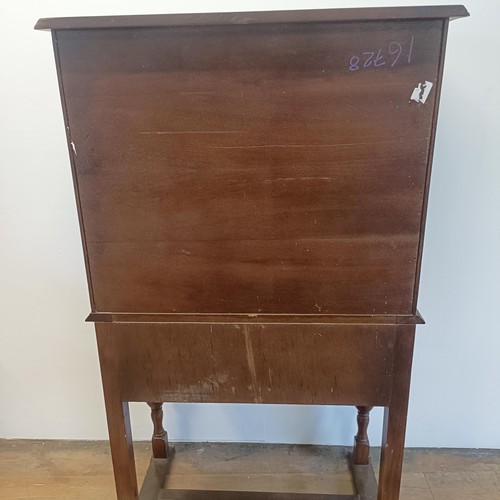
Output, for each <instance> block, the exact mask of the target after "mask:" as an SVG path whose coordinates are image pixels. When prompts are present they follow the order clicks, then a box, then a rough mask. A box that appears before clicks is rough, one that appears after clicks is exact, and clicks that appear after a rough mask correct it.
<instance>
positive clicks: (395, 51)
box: [389, 42, 403, 68]
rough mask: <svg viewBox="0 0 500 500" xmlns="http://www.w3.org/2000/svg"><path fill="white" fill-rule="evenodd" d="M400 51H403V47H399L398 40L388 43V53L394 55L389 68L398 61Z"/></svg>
mask: <svg viewBox="0 0 500 500" xmlns="http://www.w3.org/2000/svg"><path fill="white" fill-rule="evenodd" d="M401 52H403V47H401V44H400V43H398V42H391V43H390V45H389V53H390V54H391V55H393V56H395V58H394V60H393V61H392V64H391V68H393V67H394V65H395V64H396V63H397V62H398V59H399V58H400V57H401Z"/></svg>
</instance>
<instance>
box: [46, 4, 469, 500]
mask: <svg viewBox="0 0 500 500" xmlns="http://www.w3.org/2000/svg"><path fill="white" fill-rule="evenodd" d="M466 15H467V11H466V10H465V8H464V7H461V6H444V7H415V8H380V9H341V10H317V11H290V12H257V13H225V14H189V15H164V16H163V15H160V16H125V17H95V18H58V19H42V20H40V21H39V22H38V24H37V28H39V29H51V30H52V35H53V41H54V49H55V55H56V62H57V69H58V75H59V83H60V89H61V96H62V103H63V108H64V116H65V123H66V130H67V137H68V146H69V152H70V157H71V165H72V170H73V177H74V184H75V192H76V197H77V204H78V212H79V218H80V227H81V234H82V241H83V247H84V253H85V262H86V268H87V277H88V285H89V292H90V298H91V304H92V312H91V315H90V316H89V320H90V321H93V322H95V324H96V330H97V339H98V345H99V352H100V361H101V370H102V376H103V385H104V392H105V397H106V406H107V412H108V421H109V427H110V437H111V448H112V453H113V460H114V466H115V474H116V481H117V490H118V496H119V499H120V500H125V499H126V500H128V499H135V498H137V486H136V480H135V473H134V472H133V469H134V465H133V460H132V452H131V449H132V448H131V436H130V431H129V423H128V414H127V411H128V410H127V403H128V401H148V402H150V403H151V404H152V410H153V418H154V420H155V433H156V438H155V439H156V444H157V446H159V448H157V450H161V449H163V452H162V451H157V456H160V455H166V453H167V446H166V445H165V442H166V441H165V440H166V435H165V434H164V432H163V430H162V427H161V413H160V412H161V404H160V403H162V402H169V401H170V402H172V401H184V402H252V403H297V404H351V405H356V406H358V407H359V411H360V417H359V422H360V431H359V433H358V436H357V440H356V442H357V446H356V447H355V450H354V455H353V462H354V468H355V469H356V467H357V466H359V467H363V466H364V465H363V464H365V463H367V462H368V442H367V439H366V436H365V434H366V425H367V417H368V412H369V409H370V408H371V407H372V406H383V407H385V408H386V417H387V418H386V425H385V431H384V448H383V450H384V451H383V457H382V458H383V460H382V464H381V473H380V479H379V484H380V486H379V497H378V498H379V500H393V499H397V498H398V495H399V493H398V491H399V482H400V474H401V463H402V456H403V443H404V431H405V421H406V411H407V401H408V388H409V380H410V369H411V359H412V352H413V338H414V331H415V324H417V323H420V322H421V318H420V315H419V314H418V312H417V308H416V306H417V296H418V282H419V273H420V264H421V257H422V242H423V234H424V226H425V213H426V206H427V197H428V191H429V180H430V170H431V163H432V150H433V143H434V135H435V128H436V120H437V110H438V103H439V93H440V87H441V78H442V74H443V64H444V53H445V44H446V36H447V29H448V22H449V19H450V18H453V17H461V16H466ZM158 443H164V446H163V448H162V445H161V444H160V445H158ZM355 472H356V471H355ZM360 488H361V489H363V486H360ZM366 495H368V493H366ZM176 498H177V497H176ZM179 498H180V497H179ZM186 498H187V497H186ZM189 498H191V497H189ZM332 498H334V497H332ZM363 498H370V497H369V496H365V497H363Z"/></svg>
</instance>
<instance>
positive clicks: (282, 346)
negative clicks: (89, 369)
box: [96, 323, 397, 406]
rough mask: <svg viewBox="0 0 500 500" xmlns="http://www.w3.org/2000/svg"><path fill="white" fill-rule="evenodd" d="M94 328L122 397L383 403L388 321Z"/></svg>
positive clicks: (391, 333) (386, 398)
mask: <svg viewBox="0 0 500 500" xmlns="http://www.w3.org/2000/svg"><path fill="white" fill-rule="evenodd" d="M96 328H97V331H98V344H99V350H100V351H103V352H106V353H108V358H110V357H116V358H118V360H119V367H118V368H117V369H118V373H117V374H116V376H117V378H118V379H119V383H120V385H121V386H120V389H119V393H120V397H121V398H122V399H123V400H125V401H142V400H144V399H145V400H146V401H165V402H214V403H215V402H217V403H271V404H279V403H284V404H356V405H366V404H368V403H371V404H374V405H378V406H386V405H388V404H389V402H390V397H391V387H392V383H393V380H392V365H393V348H394V345H395V342H396V338H395V333H396V328H397V327H395V326H377V325H349V326H347V325H341V326H334V325H226V324H219V325H200V324H157V323H148V324H146V323H144V324H140V326H139V325H138V324H135V323H120V324H110V323H96ZM194 360H195V362H194ZM102 362H103V363H106V362H107V361H106V360H103V361H102ZM113 362H114V361H113ZM174 366H175V370H174V369H172V368H171V367H174Z"/></svg>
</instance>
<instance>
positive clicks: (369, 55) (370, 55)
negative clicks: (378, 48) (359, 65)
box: [363, 52, 375, 68]
mask: <svg viewBox="0 0 500 500" xmlns="http://www.w3.org/2000/svg"><path fill="white" fill-rule="evenodd" d="M363 55H364V56H366V59H365V63H364V64H363V68H369V67H370V66H371V65H372V59H373V56H374V55H375V52H363Z"/></svg>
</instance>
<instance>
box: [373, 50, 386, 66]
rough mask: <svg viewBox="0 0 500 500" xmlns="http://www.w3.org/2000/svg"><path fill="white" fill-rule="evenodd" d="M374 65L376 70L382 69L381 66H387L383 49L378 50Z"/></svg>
mask: <svg viewBox="0 0 500 500" xmlns="http://www.w3.org/2000/svg"><path fill="white" fill-rule="evenodd" d="M373 65H374V66H375V67H376V68H380V66H384V65H385V61H384V56H383V55H382V49H378V52H377V55H376V57H375V59H374V60H373Z"/></svg>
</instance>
